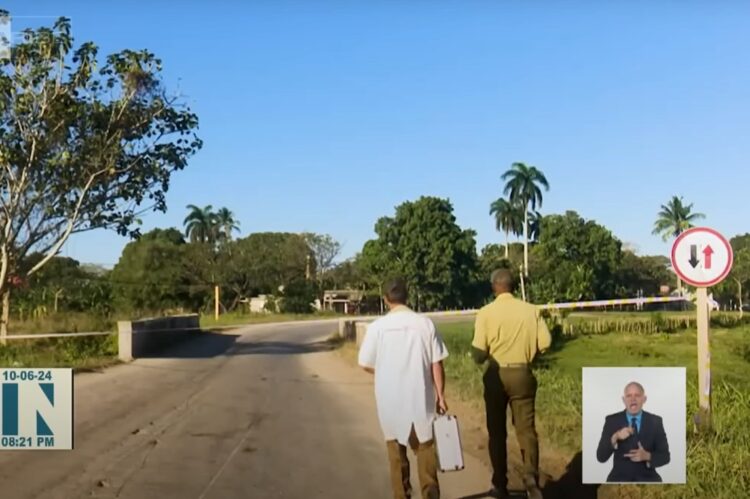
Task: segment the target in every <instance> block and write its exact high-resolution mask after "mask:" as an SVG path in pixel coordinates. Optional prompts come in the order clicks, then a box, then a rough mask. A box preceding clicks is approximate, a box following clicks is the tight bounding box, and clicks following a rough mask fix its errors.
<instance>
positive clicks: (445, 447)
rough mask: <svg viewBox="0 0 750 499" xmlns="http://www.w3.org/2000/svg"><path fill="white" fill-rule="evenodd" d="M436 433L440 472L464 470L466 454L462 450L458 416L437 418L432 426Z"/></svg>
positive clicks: (445, 415)
mask: <svg viewBox="0 0 750 499" xmlns="http://www.w3.org/2000/svg"><path fill="white" fill-rule="evenodd" d="M432 429H433V431H434V433H435V446H436V447H437V454H438V463H439V465H440V471H458V470H462V469H464V453H463V450H462V449H461V434H460V433H459V430H458V419H457V418H456V416H450V415H447V414H444V415H442V416H438V417H437V418H435V421H434V423H433V425H432Z"/></svg>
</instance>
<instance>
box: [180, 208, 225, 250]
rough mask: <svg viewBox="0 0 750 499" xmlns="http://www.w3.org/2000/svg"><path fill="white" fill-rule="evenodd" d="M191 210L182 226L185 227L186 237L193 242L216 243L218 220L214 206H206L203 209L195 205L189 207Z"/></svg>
mask: <svg viewBox="0 0 750 499" xmlns="http://www.w3.org/2000/svg"><path fill="white" fill-rule="evenodd" d="M187 209H188V210H190V213H188V216H186V217H185V220H184V221H183V222H182V224H183V225H184V226H185V235H186V236H187V237H188V238H190V241H191V242H194V243H195V242H200V243H214V242H216V227H217V221H216V220H217V218H216V214H215V213H214V212H213V206H211V205H210V204H209V205H206V206H205V207H203V208H200V207H198V206H195V205H194V204H189V205H187Z"/></svg>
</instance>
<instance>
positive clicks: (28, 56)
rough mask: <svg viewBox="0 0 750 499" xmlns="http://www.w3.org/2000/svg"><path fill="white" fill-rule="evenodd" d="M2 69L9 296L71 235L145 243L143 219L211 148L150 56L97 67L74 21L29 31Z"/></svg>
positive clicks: (1, 252)
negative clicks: (35, 257) (16, 278)
mask: <svg viewBox="0 0 750 499" xmlns="http://www.w3.org/2000/svg"><path fill="white" fill-rule="evenodd" d="M24 35H25V36H24V41H22V42H21V43H17V44H14V46H13V48H12V54H11V58H10V59H5V60H0V217H1V218H2V220H3V230H2V231H0V256H1V265H0V291H2V292H3V298H4V300H3V305H4V310H5V312H4V314H3V322H2V330H3V331H5V330H6V328H7V313H8V307H9V294H8V289H9V288H8V277H9V276H11V275H14V274H17V273H18V271H19V268H18V265H19V262H21V261H23V260H24V259H25V257H26V256H27V255H29V254H31V253H39V254H41V255H43V256H42V258H41V259H39V261H38V262H37V263H36V264H35V265H33V266H32V267H30V268H27V269H24V271H25V275H27V276H28V275H31V274H33V273H35V272H37V271H38V270H39V269H41V268H42V267H43V266H44V265H45V264H46V263H47V262H49V261H50V260H51V259H52V258H53V257H54V256H55V255H56V254H57V253H58V252H59V250H60V249H61V248H62V246H63V244H64V243H65V242H66V241H67V239H68V238H69V237H70V235H71V234H75V233H78V232H83V231H87V230H92V229H97V228H108V229H113V230H115V231H117V232H118V233H120V234H123V235H137V234H138V226H137V223H136V222H137V220H138V216H139V215H140V214H141V213H142V212H144V211H149V210H158V211H165V210H166V198H165V195H166V192H167V189H168V187H169V183H170V179H171V176H172V174H173V173H174V172H176V171H179V170H182V169H184V168H185V167H186V166H187V161H188V158H189V157H190V156H192V155H193V154H194V153H195V152H196V151H197V150H198V149H199V148H200V147H201V145H202V143H201V141H200V139H198V137H197V136H196V134H195V129H196V128H197V125H198V118H197V116H196V115H195V114H193V113H192V112H191V111H190V110H189V109H188V108H187V107H185V106H183V105H181V104H180V103H179V102H178V99H177V98H175V97H171V96H170V95H169V94H168V92H167V89H166V88H165V86H164V84H163V82H162V80H161V76H160V74H161V70H162V61H161V60H160V59H158V58H157V57H156V56H155V55H154V54H152V53H150V52H149V51H147V50H141V51H134V50H129V49H126V50H122V51H120V52H117V53H113V54H110V55H108V56H107V57H106V58H105V59H104V61H103V62H102V61H100V60H99V59H98V55H99V54H98V48H97V46H96V45H95V44H94V43H92V42H85V43H83V44H81V45H80V46H79V47H78V48H75V49H74V47H73V37H72V36H71V32H70V20H69V19H66V18H60V19H58V20H57V21H56V22H55V23H54V25H53V26H52V27H51V28H49V27H42V28H39V29H36V30H31V29H29V30H26V31H25V32H24Z"/></svg>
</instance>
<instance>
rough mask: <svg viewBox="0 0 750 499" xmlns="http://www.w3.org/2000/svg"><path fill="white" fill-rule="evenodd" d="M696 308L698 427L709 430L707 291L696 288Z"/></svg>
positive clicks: (709, 356)
mask: <svg viewBox="0 0 750 499" xmlns="http://www.w3.org/2000/svg"><path fill="white" fill-rule="evenodd" d="M697 298H698V300H697V304H696V305H697V307H698V407H699V409H698V420H697V423H698V427H699V428H700V429H701V430H709V429H710V428H711V351H710V346H709V341H708V333H709V322H708V291H707V289H706V288H697Z"/></svg>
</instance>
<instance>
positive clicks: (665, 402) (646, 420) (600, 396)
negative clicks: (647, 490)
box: [582, 367, 687, 484]
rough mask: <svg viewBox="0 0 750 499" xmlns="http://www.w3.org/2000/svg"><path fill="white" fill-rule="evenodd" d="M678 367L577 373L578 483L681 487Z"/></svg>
mask: <svg viewBox="0 0 750 499" xmlns="http://www.w3.org/2000/svg"><path fill="white" fill-rule="evenodd" d="M685 376H686V374H685V368H684V367H584V368H583V380H582V384H583V418H582V426H583V476H582V482H583V483H598V484H603V483H656V484H658V483H675V484H677V483H685V479H686V469H685V468H686V466H685V460H686V459H685V456H686V448H687V446H686V419H685V417H686V416H685V414H686V377H685Z"/></svg>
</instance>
